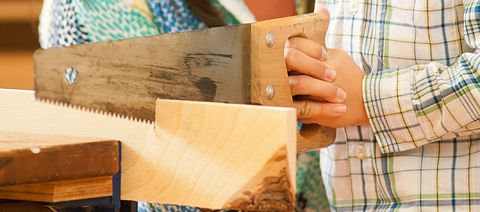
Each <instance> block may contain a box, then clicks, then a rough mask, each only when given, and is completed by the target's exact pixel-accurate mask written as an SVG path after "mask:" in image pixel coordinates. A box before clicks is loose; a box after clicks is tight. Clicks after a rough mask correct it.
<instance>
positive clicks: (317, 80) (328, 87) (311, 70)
mask: <svg viewBox="0 0 480 212" xmlns="http://www.w3.org/2000/svg"><path fill="white" fill-rule="evenodd" d="M285 60H286V63H287V67H288V69H289V70H295V71H296V72H298V73H300V75H294V76H289V82H290V87H291V90H292V95H293V96H295V99H294V104H295V107H296V108H297V116H298V118H299V119H300V120H302V122H304V123H317V124H320V125H324V126H329V127H337V128H338V127H345V126H352V125H362V124H368V118H367V115H366V112H365V108H364V104H363V97H362V80H363V76H364V72H363V70H361V69H360V68H359V67H358V66H357V65H356V64H355V62H354V61H353V59H352V58H351V57H350V56H349V55H348V54H347V53H346V52H345V51H343V50H341V49H329V50H328V53H327V52H326V51H325V49H323V47H322V46H321V45H320V44H317V43H315V42H314V41H312V40H308V39H305V38H300V37H294V38H290V39H289V40H288V42H287V43H286V46H285Z"/></svg>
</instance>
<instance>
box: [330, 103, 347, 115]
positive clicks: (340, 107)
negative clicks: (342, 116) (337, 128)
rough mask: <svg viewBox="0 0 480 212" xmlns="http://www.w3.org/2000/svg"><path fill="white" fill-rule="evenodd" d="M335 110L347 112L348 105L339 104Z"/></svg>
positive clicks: (336, 111)
mask: <svg viewBox="0 0 480 212" xmlns="http://www.w3.org/2000/svg"><path fill="white" fill-rule="evenodd" d="M333 112H335V113H345V112H347V106H346V105H337V106H335V107H333Z"/></svg>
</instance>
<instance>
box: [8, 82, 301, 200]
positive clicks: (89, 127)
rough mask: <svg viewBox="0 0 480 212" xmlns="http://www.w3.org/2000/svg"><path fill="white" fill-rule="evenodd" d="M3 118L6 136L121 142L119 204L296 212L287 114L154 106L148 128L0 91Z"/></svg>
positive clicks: (290, 115) (291, 125)
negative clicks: (152, 121)
mask: <svg viewBox="0 0 480 212" xmlns="http://www.w3.org/2000/svg"><path fill="white" fill-rule="evenodd" d="M0 111H1V113H2V119H3V121H2V122H0V129H1V130H5V131H8V132H18V133H25V132H29V133H36V134H49V133H58V134H60V135H65V136H75V137H91V136H94V137H100V138H113V139H116V140H120V141H121V142H122V199H124V200H136V201H150V202H160V203H170V204H179V205H192V206H198V207H202V208H211V209H220V208H225V209H245V208H244V207H247V208H253V209H271V210H279V209H289V210H290V209H293V205H294V201H293V200H294V199H293V196H294V194H295V160H296V145H295V139H296V136H295V129H296V121H295V111H294V110H293V109H291V108H281V107H265V106H249V105H235V104H220V103H202V102H186V101H168V100H159V101H157V109H156V111H157V113H156V114H157V115H156V117H157V120H156V124H148V123H141V122H136V121H132V120H127V119H123V118H119V117H112V116H109V115H107V114H95V113H91V112H88V111H82V110H77V109H74V108H65V107H62V106H57V105H50V104H45V103H41V102H37V101H35V100H34V95H33V93H32V92H25V91H11V90H0ZM275 179H277V180H275ZM272 180H273V182H276V181H278V182H279V183H272ZM257 200H262V201H257ZM277 207H278V208H277Z"/></svg>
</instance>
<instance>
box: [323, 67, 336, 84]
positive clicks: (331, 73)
mask: <svg viewBox="0 0 480 212" xmlns="http://www.w3.org/2000/svg"><path fill="white" fill-rule="evenodd" d="M336 76H337V72H336V71H335V70H333V69H331V68H327V69H325V76H323V77H324V78H325V80H327V81H330V82H331V81H333V80H334V79H335V77H336Z"/></svg>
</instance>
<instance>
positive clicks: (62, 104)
mask: <svg viewBox="0 0 480 212" xmlns="http://www.w3.org/2000/svg"><path fill="white" fill-rule="evenodd" d="M35 100H37V101H39V102H42V103H46V104H51V105H56V106H60V107H65V108H70V109H74V110H80V111H84V112H89V113H96V114H100V115H104V116H110V117H114V118H119V119H127V120H129V121H134V122H139V123H143V124H153V121H151V120H146V119H141V118H137V117H132V116H127V115H124V114H118V113H112V112H109V111H104V110H99V109H93V108H88V107H84V106H81V105H75V104H71V103H68V102H62V101H57V100H52V99H46V98H42V97H38V96H37V95H35Z"/></svg>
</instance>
